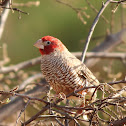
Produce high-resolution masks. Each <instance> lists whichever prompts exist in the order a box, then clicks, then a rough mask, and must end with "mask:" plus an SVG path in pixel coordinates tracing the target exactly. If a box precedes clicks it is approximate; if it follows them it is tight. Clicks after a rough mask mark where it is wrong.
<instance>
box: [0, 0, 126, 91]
mask: <svg viewBox="0 0 126 126" xmlns="http://www.w3.org/2000/svg"><path fill="white" fill-rule="evenodd" d="M103 2H105V0H103ZM101 6H102V2H101V0H95V1H90V2H89V1H88V0H83V1H82V0H77V1H76V0H34V1H31V0H27V1H26V0H13V1H12V7H13V8H18V9H20V10H22V11H23V12H26V13H28V14H25V13H21V12H18V11H14V10H13V9H10V11H9V16H8V17H7V20H6V23H5V28H4V31H3V34H2V38H1V40H0V47H1V48H0V61H2V59H3V50H2V46H3V44H4V43H5V44H6V45H7V53H8V57H9V58H10V62H8V63H7V64H5V65H4V67H5V66H11V65H14V64H17V63H20V62H23V61H26V60H30V59H32V58H35V57H38V56H40V53H39V51H38V50H37V49H36V48H35V47H33V44H34V43H35V42H36V41H37V40H38V39H40V38H41V37H43V36H46V35H51V36H54V37H57V38H59V39H60V40H61V41H62V42H63V43H64V44H65V45H66V47H67V48H68V49H69V50H70V51H71V52H78V51H80V52H82V50H83V47H84V44H85V41H86V38H87V36H88V33H89V30H90V28H91V25H92V23H93V21H94V18H95V17H96V15H97V12H98V11H99V10H100V8H101ZM2 10H3V8H1V13H2ZM114 12H115V13H114ZM125 27H126V5H125V4H120V5H117V4H114V3H111V4H109V6H108V7H107V8H106V9H105V11H104V13H103V15H102V17H100V20H99V22H98V24H97V26H96V28H95V30H94V33H93V36H92V39H91V41H90V44H89V48H88V51H91V50H92V49H94V48H95V47H96V46H98V45H99V44H100V43H102V42H103V41H104V40H106V39H107V36H109V35H113V34H116V33H118V32H121V31H122V30H123V29H125ZM125 36H126V35H124V36H123V37H121V42H120V44H118V45H117V46H116V47H114V48H113V49H112V50H111V52H122V53H124V52H126V38H125ZM2 67H3V66H1V68H2ZM90 69H91V71H92V72H93V73H94V74H95V76H97V78H98V79H99V80H100V82H111V81H113V80H114V79H117V80H120V79H123V78H124V77H125V75H126V59H125V60H123V61H122V60H117V59H102V60H100V61H99V62H98V63H97V64H96V65H95V66H93V67H91V68H90ZM29 71H30V72H29ZM38 72H40V65H36V66H34V67H30V68H28V69H25V70H20V71H18V73H17V74H16V75H15V73H14V72H11V73H9V75H7V76H6V75H5V76H6V79H5V80H2V79H3V78H4V75H3V74H0V79H1V80H0V82H1V84H2V85H4V86H3V87H2V88H1V89H11V88H13V87H15V86H17V85H18V84H20V83H22V82H23V81H24V80H26V79H27V78H28V77H29V76H31V75H34V74H36V73H38ZM15 77H18V81H17V80H16V79H15ZM10 78H11V81H10ZM6 85H7V86H6ZM8 85H9V88H8Z"/></svg>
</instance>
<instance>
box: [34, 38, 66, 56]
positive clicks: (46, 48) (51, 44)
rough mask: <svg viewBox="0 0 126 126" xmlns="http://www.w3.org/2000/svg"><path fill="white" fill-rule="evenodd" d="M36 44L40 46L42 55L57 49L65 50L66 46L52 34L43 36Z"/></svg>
mask: <svg viewBox="0 0 126 126" xmlns="http://www.w3.org/2000/svg"><path fill="white" fill-rule="evenodd" d="M34 46H35V47H37V48H39V51H40V53H41V55H45V54H50V53H52V52H54V50H55V49H58V50H59V51H63V50H64V47H65V46H64V45H63V43H62V42H61V41H60V40H59V39H57V38H55V37H52V36H44V37H42V38H41V39H39V40H38V41H37V42H36V43H35V44H34Z"/></svg>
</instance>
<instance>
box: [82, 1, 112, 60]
mask: <svg viewBox="0 0 126 126" xmlns="http://www.w3.org/2000/svg"><path fill="white" fill-rule="evenodd" d="M110 1H111V0H107V1H106V2H105V4H102V7H101V9H100V11H99V13H98V14H97V16H96V18H95V19H94V21H93V24H92V26H91V28H90V31H89V34H88V37H87V40H86V42H85V45H84V49H83V52H82V56H81V61H82V62H84V59H85V55H86V52H87V49H88V45H89V42H90V40H91V37H92V34H93V32H94V29H95V26H96V24H97V23H98V21H99V18H100V16H101V14H102V13H103V12H104V10H105V8H106V7H107V6H108V4H109V3H110Z"/></svg>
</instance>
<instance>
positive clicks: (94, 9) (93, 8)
mask: <svg viewBox="0 0 126 126" xmlns="http://www.w3.org/2000/svg"><path fill="white" fill-rule="evenodd" d="M86 2H87V4H88V5H89V6H90V7H91V8H92V10H93V11H95V12H97V13H98V10H97V9H96V8H95V7H94V6H93V5H92V4H91V3H90V2H89V1H88V0H86ZM101 17H102V18H103V20H104V21H105V22H106V23H109V21H108V20H107V19H106V18H105V17H104V16H103V15H101Z"/></svg>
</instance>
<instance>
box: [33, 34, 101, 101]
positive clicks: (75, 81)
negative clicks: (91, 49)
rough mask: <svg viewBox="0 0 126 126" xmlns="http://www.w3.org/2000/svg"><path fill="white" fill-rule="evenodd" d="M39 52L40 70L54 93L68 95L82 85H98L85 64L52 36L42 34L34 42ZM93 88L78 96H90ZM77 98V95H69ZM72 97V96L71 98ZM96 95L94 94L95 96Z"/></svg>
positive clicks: (81, 92)
mask: <svg viewBox="0 0 126 126" xmlns="http://www.w3.org/2000/svg"><path fill="white" fill-rule="evenodd" d="M34 46H35V47H37V48H38V49H39V51H40V54H41V71H42V74H43V75H44V77H45V79H46V81H47V82H48V83H49V85H50V86H51V87H52V88H53V90H54V91H55V92H56V94H62V93H63V94H64V95H68V94H70V93H72V92H74V91H75V90H77V89H80V88H82V87H88V86H94V85H99V81H98V80H97V79H96V77H95V76H94V75H93V73H92V72H91V71H90V70H89V69H88V68H87V67H86V65H85V64H84V63H83V62H81V61H80V60H79V59H78V58H76V57H75V56H74V55H73V54H72V53H70V52H69V51H68V49H67V48H66V46H65V45H64V44H63V43H62V42H61V41H60V40H59V39H58V38H55V37H53V36H49V35H48V36H44V37H42V38H41V39H39V40H37V42H36V43H35V44H34ZM93 92H94V89H86V90H83V91H80V92H78V94H79V95H80V96H79V97H81V96H82V97H83V96H87V99H90V98H88V97H91V95H92V94H93ZM70 97H71V98H70V99H74V98H75V99H78V96H70ZM73 97H74V98H73ZM95 97H96V96H95Z"/></svg>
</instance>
